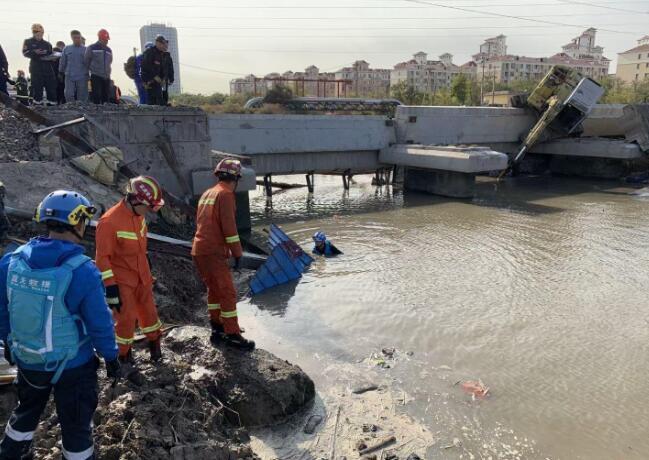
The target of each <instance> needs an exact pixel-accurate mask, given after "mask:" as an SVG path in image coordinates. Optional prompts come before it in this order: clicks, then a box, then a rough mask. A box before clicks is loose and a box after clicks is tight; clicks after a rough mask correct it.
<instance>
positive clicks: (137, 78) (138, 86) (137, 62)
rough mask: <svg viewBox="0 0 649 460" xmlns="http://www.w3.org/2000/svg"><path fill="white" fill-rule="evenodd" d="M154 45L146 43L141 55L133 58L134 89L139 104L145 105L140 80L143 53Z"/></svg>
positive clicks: (144, 90) (145, 101)
mask: <svg viewBox="0 0 649 460" xmlns="http://www.w3.org/2000/svg"><path fill="white" fill-rule="evenodd" d="M154 46H155V45H154V44H153V42H146V44H145V45H144V51H142V53H141V54H138V55H137V56H136V57H135V78H134V80H135V88H136V89H137V95H138V98H139V99H140V104H146V103H147V99H146V88H145V87H144V81H143V80H142V60H143V59H144V52H145V51H146V50H148V49H150V48H153V47H154Z"/></svg>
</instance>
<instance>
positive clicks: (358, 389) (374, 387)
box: [352, 383, 379, 395]
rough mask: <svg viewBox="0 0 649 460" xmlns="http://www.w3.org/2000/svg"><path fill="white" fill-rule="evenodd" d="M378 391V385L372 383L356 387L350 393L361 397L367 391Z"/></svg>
mask: <svg viewBox="0 0 649 460" xmlns="http://www.w3.org/2000/svg"><path fill="white" fill-rule="evenodd" d="M378 389H379V386H378V385H376V384H374V383H369V384H365V385H360V386H357V387H356V388H354V389H353V390H352V393H354V394H355V395H362V394H363V393H367V392H368V391H376V390H378Z"/></svg>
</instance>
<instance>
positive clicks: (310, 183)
mask: <svg viewBox="0 0 649 460" xmlns="http://www.w3.org/2000/svg"><path fill="white" fill-rule="evenodd" d="M306 186H307V189H308V190H309V193H313V190H314V186H315V178H314V176H313V173H312V172H310V173H309V174H307V175H306Z"/></svg>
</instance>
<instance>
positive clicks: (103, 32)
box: [97, 29, 110, 41]
mask: <svg viewBox="0 0 649 460" xmlns="http://www.w3.org/2000/svg"><path fill="white" fill-rule="evenodd" d="M97 38H99V40H103V41H108V40H110V35H109V34H108V31H107V30H106V29H100V30H99V32H97Z"/></svg>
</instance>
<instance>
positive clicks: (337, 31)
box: [0, 0, 649, 93]
mask: <svg viewBox="0 0 649 460" xmlns="http://www.w3.org/2000/svg"><path fill="white" fill-rule="evenodd" d="M0 11H2V14H1V15H0V44H1V45H2V47H3V48H4V50H5V52H6V53H7V57H8V59H9V61H10V71H11V72H12V74H15V71H16V70H17V69H19V68H20V69H25V70H26V69H27V67H28V63H27V60H26V59H24V58H23V57H22V55H21V53H20V50H21V45H22V41H23V40H24V39H25V38H27V37H29V36H30V35H31V33H30V25H31V24H32V23H33V22H40V23H42V24H43V25H44V27H45V35H46V38H48V39H49V40H50V42H52V43H54V42H56V41H58V40H63V41H65V42H66V43H67V42H69V41H70V40H69V31H70V30H71V29H73V28H76V29H79V30H81V32H82V33H83V34H84V35H85V36H86V38H87V39H88V42H89V43H92V42H93V41H94V40H95V39H96V32H97V30H98V29H99V28H102V27H104V28H106V29H108V30H109V32H110V34H111V37H112V40H111V43H110V46H111V47H112V48H113V50H114V53H115V65H114V68H113V73H114V76H115V79H116V81H117V82H118V84H119V85H120V86H121V87H122V89H123V91H124V93H128V92H129V90H131V89H133V85H132V82H131V80H129V79H128V78H127V77H126V76H125V75H124V72H123V70H122V64H123V62H124V61H125V60H126V59H127V57H128V56H129V55H130V54H131V53H132V50H133V47H139V28H140V26H142V25H143V24H146V23H148V22H152V21H153V22H166V23H169V24H171V25H173V26H175V27H177V28H178V35H179V42H180V45H179V48H180V62H181V73H182V80H183V81H182V83H183V89H184V90H185V91H189V92H202V93H211V92H214V91H222V92H227V91H228V82H229V80H230V79H232V78H235V77H236V76H237V75H241V76H243V75H244V74H249V73H255V74H258V75H264V74H266V73H269V72H272V71H278V72H283V71H286V70H293V71H301V70H304V68H306V67H308V66H309V65H311V64H315V65H317V66H318V67H319V68H320V69H322V70H328V71H332V70H337V69H338V68H340V67H342V66H344V65H348V64H350V63H351V62H353V61H354V60H357V59H365V60H367V61H368V62H370V64H371V65H372V66H373V67H384V68H392V67H393V66H394V64H395V63H397V62H400V61H403V60H406V59H409V58H410V56H411V55H412V54H414V53H415V52H417V51H425V52H427V53H429V55H431V56H438V55H440V54H442V53H445V52H450V53H451V54H453V55H454V56H455V58H454V61H455V62H456V63H458V64H461V63H464V62H466V61H468V60H469V59H470V57H471V55H472V54H474V53H476V52H477V51H478V47H479V45H480V43H481V42H482V40H483V39H485V38H487V37H491V36H494V35H498V34H500V33H502V34H505V35H507V37H508V45H509V52H510V53H511V54H523V55H528V56H547V55H551V54H554V53H556V52H559V51H560V50H561V45H564V44H566V43H568V42H569V41H570V39H572V38H573V37H575V36H577V35H579V33H580V32H581V31H582V30H583V29H585V28H587V27H596V28H598V29H599V30H600V31H599V34H598V37H597V38H598V44H600V45H601V46H603V47H604V50H605V55H606V56H607V57H609V58H610V59H612V60H613V63H612V65H611V72H614V71H615V62H616V58H617V53H619V52H621V51H624V50H627V49H629V48H632V47H633V46H635V44H636V40H637V39H638V38H640V37H641V36H643V35H647V34H649V0H628V1H624V0H622V1H613V0H593V1H585V0H584V1H581V0H576V1H567V0H527V1H524V0H455V1H452V0H326V1H325V0H194V1H189V0H158V1H153V0H130V1H127V0H110V1H109V0H94V1H82V0H70V1H67V0H59V1H53V0H20V1H16V0H0ZM497 15H506V16H517V17H524V18H525V19H516V18H512V17H509V18H508V17H501V16H497ZM197 67H201V68H204V69H211V70H215V71H221V72H225V73H217V72H213V71H212V72H211V71H208V70H201V69H199V68H197Z"/></svg>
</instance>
